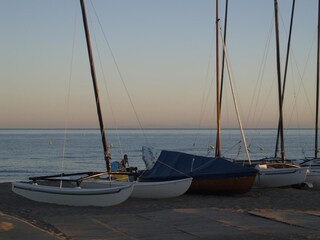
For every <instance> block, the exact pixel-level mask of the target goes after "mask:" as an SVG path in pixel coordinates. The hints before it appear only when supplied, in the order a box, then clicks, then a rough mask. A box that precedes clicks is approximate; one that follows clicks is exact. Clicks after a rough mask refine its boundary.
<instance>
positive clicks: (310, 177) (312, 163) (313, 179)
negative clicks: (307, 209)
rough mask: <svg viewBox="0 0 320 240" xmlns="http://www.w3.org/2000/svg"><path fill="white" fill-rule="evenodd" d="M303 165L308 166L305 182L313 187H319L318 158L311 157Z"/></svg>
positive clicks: (319, 169)
mask: <svg viewBox="0 0 320 240" xmlns="http://www.w3.org/2000/svg"><path fill="white" fill-rule="evenodd" d="M301 166H303V167H308V168H309V172H308V173H307V178H306V182H307V183H311V184H312V187H313V189H320V159H311V160H308V161H306V162H304V163H303V164H301Z"/></svg>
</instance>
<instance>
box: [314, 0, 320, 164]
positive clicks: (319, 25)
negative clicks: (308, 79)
mask: <svg viewBox="0 0 320 240" xmlns="http://www.w3.org/2000/svg"><path fill="white" fill-rule="evenodd" d="M319 45H320V0H319V2H318V46H317V90H316V91H317V95H316V127H315V131H316V133H315V148H314V157H315V158H317V157H318V118H319Z"/></svg>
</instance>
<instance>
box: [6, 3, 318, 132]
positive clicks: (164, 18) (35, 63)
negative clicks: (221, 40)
mask: <svg viewBox="0 0 320 240" xmlns="http://www.w3.org/2000/svg"><path fill="white" fill-rule="evenodd" d="M317 2H318V1H315V0H308V1H305V0H304V1H302V0H297V1H296V8H295V18H294V26H293V33H292V43H291V50H292V51H291V52H290V61H289V67H288V77H287V86H286V93H285V102H284V121H285V123H284V125H285V127H305V128H312V127H313V126H314V116H315V87H316V84H315V81H316V36H317V35H316V34H317V7H318V5H317ZM291 4H292V1H289V0H279V19H280V24H279V28H280V47H281V63H282V65H281V71H282V76H283V71H284V63H285V54H286V44H287V38H288V29H289V23H290V14H291ZM0 5H1V6H0V31H1V38H0V43H1V44H0V116H1V117H0V128H66V127H67V128H97V127H98V120H97V114H96V107H95V101H94V95H93V88H92V81H91V76H90V69H89V63H88V56H87V50H86V43H85V37H84V30H83V25H82V19H81V10H80V4H79V1H78V0H64V1H62V0H60V1H57V0H29V1H25V0H1V1H0ZM224 5H225V1H220V6H219V11H220V18H221V21H220V22H221V24H222V26H223V24H224V16H223V15H224V9H225V6H224ZM86 7H87V13H88V18H89V22H90V23H89V28H90V32H91V38H92V45H93V49H94V57H95V65H96V71H97V76H98V84H99V92H100V97H101V102H102V111H103V116H104V120H105V125H106V127H107V128H137V127H140V125H141V127H143V128H198V127H200V128H214V127H216V120H215V117H216V115H215V111H216V107H215V91H216V90H215V78H214V76H215V10H216V9H215V8H216V6H215V1H214V0H201V1H196V0H162V1H156V0H134V1H132V0H120V1H115V0H92V1H91V2H90V1H86ZM106 39H107V41H106ZM108 44H109V46H110V49H111V50H112V53H110V49H109V46H108ZM227 50H228V56H229V63H230V66H231V69H230V72H231V74H232V76H233V77H232V81H233V82H234V85H235V89H236V93H237V94H236V95H237V99H238V104H239V105H240V115H241V118H242V122H243V124H244V126H245V127H247V128H275V127H276V126H277V119H278V105H277V104H278V98H277V82H276V80H277V79H276V61H275V59H276V58H275V52H276V50H275V34H274V1H273V0H268V1H267V0H264V1H256V0H241V1H238V0H230V1H229V15H228V30H227ZM113 57H114V58H113ZM119 73H120V74H119ZM225 74H226V75H227V73H226V72H225ZM224 86H225V87H224V92H223V103H222V127H225V128H228V127H229V128H230V127H232V128H236V127H238V123H237V119H236V116H235V110H234V104H233V102H232V95H231V91H230V83H229V78H228V77H226V78H225V84H224Z"/></svg>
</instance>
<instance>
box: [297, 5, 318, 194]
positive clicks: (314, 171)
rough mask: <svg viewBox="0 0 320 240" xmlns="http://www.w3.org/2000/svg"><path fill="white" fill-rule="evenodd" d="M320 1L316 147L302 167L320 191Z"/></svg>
mask: <svg viewBox="0 0 320 240" xmlns="http://www.w3.org/2000/svg"><path fill="white" fill-rule="evenodd" d="M319 51H320V1H318V43H317V79H316V80H317V81H316V83H317V87H316V121H315V141H314V142H315V147H314V158H311V159H307V160H304V161H303V162H302V163H301V164H300V166H303V167H309V173H308V174H307V180H306V181H307V182H308V183H311V184H312V185H313V186H312V187H313V188H314V189H320V159H319V158H318V151H319V149H318V122H319V121H318V119H319V84H320V80H319V65H320V63H319V62H320V56H319V55H320V53H319Z"/></svg>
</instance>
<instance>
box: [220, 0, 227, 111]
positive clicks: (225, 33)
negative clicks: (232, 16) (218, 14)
mask: <svg viewBox="0 0 320 240" xmlns="http://www.w3.org/2000/svg"><path fill="white" fill-rule="evenodd" d="M228 5H229V0H226V9H225V13H224V32H223V40H222V41H223V46H224V45H225V44H226V41H227V22H228ZM224 62H225V51H222V61H221V81H220V83H221V86H220V111H221V104H222V93H223V91H222V89H223V82H224Z"/></svg>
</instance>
